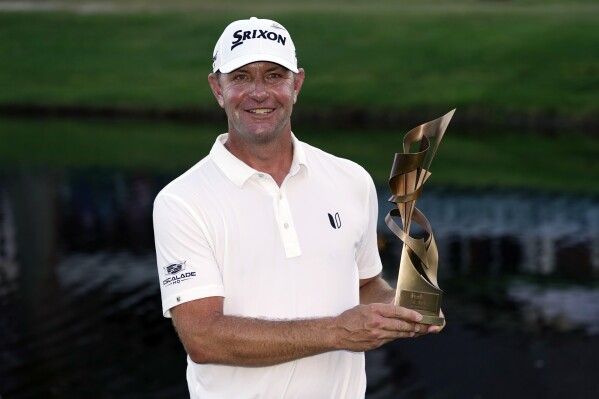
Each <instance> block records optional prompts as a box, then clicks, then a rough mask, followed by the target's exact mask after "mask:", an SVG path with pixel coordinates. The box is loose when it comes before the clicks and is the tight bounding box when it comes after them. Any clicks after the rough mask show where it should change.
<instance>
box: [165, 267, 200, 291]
mask: <svg viewBox="0 0 599 399" xmlns="http://www.w3.org/2000/svg"><path fill="white" fill-rule="evenodd" d="M186 262H187V261H182V262H177V263H171V264H170V265H168V266H164V267H163V269H164V273H166V275H167V276H168V277H167V278H165V279H164V280H162V285H163V286H164V287H167V286H169V285H173V284H179V283H181V282H183V281H185V280H189V279H191V278H194V277H196V272H185V263H186Z"/></svg>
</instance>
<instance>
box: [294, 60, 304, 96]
mask: <svg viewBox="0 0 599 399" xmlns="http://www.w3.org/2000/svg"><path fill="white" fill-rule="evenodd" d="M305 76H306V75H305V72H304V68H299V69H298V73H296V74H295V79H294V82H293V103H294V104H295V103H296V102H297V96H298V95H299V92H300V90H301V89H302V85H303V84H304V78H305Z"/></svg>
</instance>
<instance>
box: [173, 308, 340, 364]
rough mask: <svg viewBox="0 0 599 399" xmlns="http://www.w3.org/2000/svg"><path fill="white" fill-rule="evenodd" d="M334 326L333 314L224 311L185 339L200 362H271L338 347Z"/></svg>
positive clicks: (275, 362)
mask: <svg viewBox="0 0 599 399" xmlns="http://www.w3.org/2000/svg"><path fill="white" fill-rule="evenodd" d="M334 330H335V326H334V322H333V319H332V318H320V319H305V320H264V319H253V318H246V317H236V316H225V315H221V316H219V317H218V318H217V319H215V320H213V321H212V322H211V324H210V328H209V329H207V330H205V331H201V330H199V331H196V332H195V333H192V335H190V336H188V337H187V339H186V340H183V341H184V344H185V347H186V350H187V352H188V354H189V356H190V357H191V359H192V360H193V361H194V362H196V363H213V364H233V365H238V366H249V367H256V366H270V365H275V364H280V363H284V362H288V361H292V360H296V359H300V358H303V357H306V356H312V355H317V354H319V353H323V352H327V351H331V350H334V349H336V348H335V346H334V338H333V337H334V335H335V332H334ZM179 333H180V334H181V331H180V332H179Z"/></svg>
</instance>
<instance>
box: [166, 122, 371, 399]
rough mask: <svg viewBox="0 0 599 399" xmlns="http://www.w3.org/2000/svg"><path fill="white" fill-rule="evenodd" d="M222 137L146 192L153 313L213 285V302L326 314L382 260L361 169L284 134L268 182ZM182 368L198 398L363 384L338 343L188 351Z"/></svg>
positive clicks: (345, 392) (326, 393) (353, 298)
mask: <svg viewBox="0 0 599 399" xmlns="http://www.w3.org/2000/svg"><path fill="white" fill-rule="evenodd" d="M226 139H227V135H226V134H224V135H221V136H219V137H218V138H217V140H216V142H215V144H214V146H213V147H212V150H211V151H210V154H209V155H208V156H207V157H206V158H204V159H203V160H202V161H200V162H199V163H198V164H196V165H195V166H194V167H192V168H191V169H190V170H189V171H187V172H186V173H184V174H183V175H181V176H180V177H178V178H177V179H175V180H174V181H173V182H171V183H170V184H169V185H168V186H166V187H165V188H164V189H163V190H162V191H161V192H160V193H159V194H158V196H157V198H156V201H155V204H154V231H155V241H156V253H157V262H158V272H159V277H160V287H161V293H162V303H163V312H164V315H165V316H167V317H169V316H170V309H171V308H172V307H173V306H176V305H177V304H180V303H183V302H187V301H191V300H195V299H200V298H204V297H209V296H222V297H224V310H223V311H224V314H227V315H238V316H246V317H258V318H267V319H297V318H313V317H326V316H336V315H338V314H340V313H342V312H343V311H345V310H347V309H349V308H351V307H353V306H355V305H357V304H358V303H359V280H360V279H364V278H370V277H373V276H375V275H377V274H378V273H379V272H380V271H381V269H382V265H381V261H380V258H379V255H378V251H377V246H376V221H377V200H376V192H375V189H374V184H373V182H372V179H371V178H370V176H369V175H368V173H367V172H366V171H365V170H364V169H363V168H361V167H360V166H358V165H357V164H355V163H353V162H351V161H348V160H345V159H341V158H337V157H334V156H332V155H330V154H327V153H325V152H323V151H321V150H319V149H316V148H314V147H312V146H309V145H307V144H305V143H302V142H300V141H298V140H297V139H296V138H295V136H294V137H293V148H294V153H293V161H292V165H291V168H290V171H289V174H288V175H287V177H286V178H285V180H284V181H283V183H282V184H281V186H280V187H279V186H278V185H277V184H276V182H275V181H274V179H272V177H271V176H269V175H268V174H265V173H262V172H259V171H257V170H255V169H253V168H251V167H249V166H248V165H246V164H245V163H243V162H242V161H240V160H239V159H237V158H236V157H234V156H233V155H232V154H231V153H230V152H229V151H228V150H227V149H226V148H225V147H224V143H225V142H226ZM187 378H188V383H189V387H190V393H191V396H192V398H196V397H197V398H200V397H201V398H202V399H204V398H212V397H214V398H236V397H240V398H249V397H260V398H271V397H273V398H275V397H276V398H296V397H298V398H299V397H303V398H305V397H311V398H320V397H322V398H336V397H343V398H361V397H363V396H364V391H365V386H366V385H365V374H364V357H363V354H361V353H351V352H347V351H333V352H328V353H324V354H321V355H316V356H311V357H307V358H303V359H299V360H296V361H292V362H287V363H283V364H281V365H277V366H269V367H255V368H245V367H235V366H220V365H198V364H195V363H193V362H191V360H188V372H187ZM306 384H309V387H307V386H306ZM306 389H314V391H313V392H312V395H309V393H310V392H309V391H306Z"/></svg>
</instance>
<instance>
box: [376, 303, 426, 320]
mask: <svg viewBox="0 0 599 399" xmlns="http://www.w3.org/2000/svg"><path fill="white" fill-rule="evenodd" d="M376 305H377V308H376V310H377V312H379V314H380V315H381V316H384V317H389V318H392V319H400V320H405V321H411V322H415V323H417V322H419V321H420V320H422V315H421V314H420V313H418V312H416V311H415V310H412V309H408V308H404V307H403V306H395V305H390V304H382V303H381V304H376Z"/></svg>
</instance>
